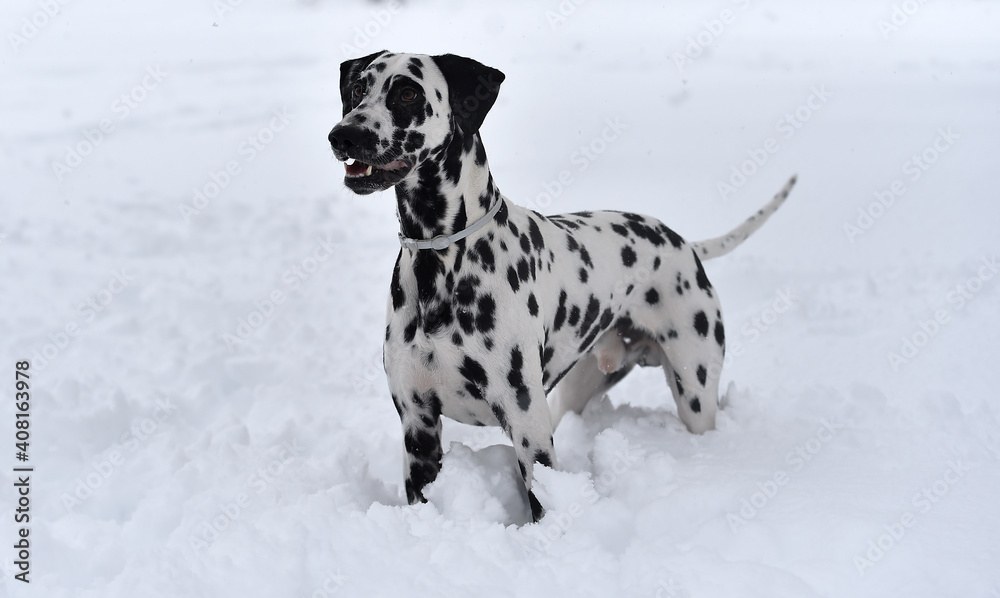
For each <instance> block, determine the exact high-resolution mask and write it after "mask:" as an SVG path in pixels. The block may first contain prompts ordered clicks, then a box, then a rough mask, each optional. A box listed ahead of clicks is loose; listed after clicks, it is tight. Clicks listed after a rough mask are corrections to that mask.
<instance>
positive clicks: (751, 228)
mask: <svg viewBox="0 0 1000 598" xmlns="http://www.w3.org/2000/svg"><path fill="white" fill-rule="evenodd" d="M797 177H798V175H795V176H793V177H792V178H790V179H788V182H787V183H785V186H784V187H783V188H782V189H781V191H779V192H778V194H777V195H775V196H774V199H772V200H771V201H770V202H768V204H767V205H766V206H764V207H763V208H761V209H760V210H758V211H757V213H756V214H754V215H753V216H751V217H749V218H747V219H746V221H745V222H744V223H743V224H741V225H739V226H737V227H736V228H734V229H733V230H731V231H729V232H728V233H726V234H724V235H722V236H721V237H715V238H714V239H705V240H704V241H697V242H695V243H692V244H691V245H692V246H693V247H694V250H695V252H696V253H697V255H698V257H699V258H701V259H702V260H710V259H712V258H714V257H719V256H723V255H726V254H727V253H729V252H730V251H732V250H734V249H736V248H737V247H739V246H740V244H741V243H743V241H746V240H747V238H749V237H750V235H752V234H754V233H755V232H757V229H758V228H760V227H762V226H764V223H765V222H767V219H768V218H770V217H771V214H774V213H775V212H777V211H778V208H780V207H781V204H783V203H785V199H786V198H787V197H788V194H789V193H790V192H791V190H792V187H794V186H795V180H796V178H797Z"/></svg>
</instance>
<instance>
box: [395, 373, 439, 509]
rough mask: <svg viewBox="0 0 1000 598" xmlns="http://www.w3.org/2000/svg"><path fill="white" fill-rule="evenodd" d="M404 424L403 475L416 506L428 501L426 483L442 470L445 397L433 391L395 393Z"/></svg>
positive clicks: (407, 493)
mask: <svg viewBox="0 0 1000 598" xmlns="http://www.w3.org/2000/svg"><path fill="white" fill-rule="evenodd" d="M392 402H393V404H395V405H396V411H397V412H398V413H399V419H400V422H401V423H402V424H403V449H404V450H403V476H404V477H405V479H406V500H407V501H409V503H410V504H411V505H412V504H414V503H416V502H426V501H427V499H426V498H424V493H423V491H424V486H426V485H427V484H429V483H431V482H433V481H434V479H435V478H436V477H437V474H438V472H439V471H441V454H442V451H441V400H440V399H439V398H438V395H437V393H436V392H434V391H433V390H430V391H427V392H425V393H423V394H419V393H417V392H414V391H410V392H409V394H407V393H406V392H405V391H401V392H400V393H399V394H396V393H393V395H392Z"/></svg>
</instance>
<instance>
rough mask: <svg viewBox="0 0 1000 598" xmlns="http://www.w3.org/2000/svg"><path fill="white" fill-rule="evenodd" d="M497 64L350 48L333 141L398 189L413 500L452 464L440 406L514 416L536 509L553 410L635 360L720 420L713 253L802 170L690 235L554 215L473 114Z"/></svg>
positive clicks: (398, 353)
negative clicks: (494, 163) (490, 156)
mask: <svg viewBox="0 0 1000 598" xmlns="http://www.w3.org/2000/svg"><path fill="white" fill-rule="evenodd" d="M503 80H504V74H503V73H501V72H500V71H498V70H496V69H493V68H490V67H487V66H485V65H483V64H480V63H479V62H476V61H475V60H472V59H469V58H463V57H460V56H455V55H451V54H445V55H440V56H428V55H417V54H396V53H390V52H387V51H381V52H376V53H374V54H370V55H368V56H364V57H362V58H357V59H354V60H348V61H346V62H344V63H343V64H342V65H341V71H340V92H341V98H342V100H343V119H342V120H341V121H340V123H338V124H337V125H336V126H335V127H334V128H333V130H332V131H331V132H330V134H329V141H330V145H331V146H332V148H333V153H334V156H335V157H336V158H337V159H338V160H340V161H343V162H344V164H345V170H346V172H345V176H344V184H345V186H346V187H347V188H348V189H350V190H351V191H353V192H355V193H357V194H361V195H365V194H369V193H373V192H375V191H383V190H386V189H389V188H390V187H392V188H394V189H395V194H396V209H397V215H398V218H399V239H400V244H401V249H400V251H399V255H398V256H397V258H396V263H395V266H394V267H393V271H392V279H391V282H390V288H389V300H388V307H387V310H386V311H387V324H386V327H385V346H384V351H383V361H384V365H385V371H386V374H387V377H388V382H389V390H390V393H391V395H392V401H393V403H394V404H395V407H396V411H397V412H398V414H399V418H400V420H401V423H402V427H403V447H404V449H405V450H404V473H405V477H406V484H405V487H406V496H407V499H408V501H409V502H410V503H411V504H413V503H416V502H418V501H423V500H425V499H424V496H423V489H424V487H425V486H426V485H427V484H428V483H430V482H432V481H433V480H434V479H435V477H436V476H437V474H438V472H439V470H440V469H441V457H442V448H441V416H442V415H444V416H447V417H450V418H452V419H454V420H457V421H459V422H464V423H467V424H472V425H476V426H487V425H488V426H500V427H501V428H502V429H503V431H504V432H505V433H506V434H507V436H509V437H510V439H511V441H512V443H513V446H514V452H515V454H516V456H517V465H518V468H519V470H520V474H521V478H522V480H523V481H524V488H525V490H526V491H527V501H528V504H529V505H530V509H531V515H532V518H533V520H535V521H538V520H539V519H540V518H541V517H542V515H543V513H544V510H543V507H542V505H541V504H540V503H539V501H538V500H537V498H536V497H535V494H534V493H533V492H532V491H531V484H532V470H533V468H534V465H535V464H536V463H539V464H541V465H545V466H549V467H556V466H557V463H556V455H555V451H554V450H553V444H552V431H553V429H554V427H555V425H556V424H557V423H558V422H559V420H560V418H561V417H562V416H563V414H564V413H566V412H567V411H574V412H580V411H581V410H582V409H583V407H584V406H585V404H586V403H587V401H588V400H590V399H591V398H593V397H599V396H602V395H603V394H604V393H605V392H606V391H607V390H608V389H610V388H611V387H612V386H613V385H614V384H615V383H616V382H618V381H619V380H621V379H622V378H623V377H624V376H625V375H626V374H627V373H628V372H629V371H630V370H631V369H632V368H633V367H635V366H636V365H638V366H658V367H661V368H663V371H664V373H665V374H666V380H667V383H668V385H669V387H670V390H671V392H672V393H673V397H674V400H675V402H676V404H677V411H678V414H679V417H680V420H681V421H682V422H683V423H684V425H685V426H686V427H687V429H688V430H689V431H690V432H692V433H702V432H705V431H707V430H712V429H713V428H714V427H715V416H716V412H717V410H718V383H719V375H720V373H721V364H722V358H723V355H724V351H725V340H726V335H725V328H724V326H723V320H722V313H721V311H720V309H719V297H718V293H717V291H716V289H715V288H714V287H713V286H712V284H711V283H710V282H709V280H708V276H706V274H705V269H704V268H703V267H702V261H703V260H706V259H710V258H713V257H718V256H720V255H723V254H725V253H728V252H729V251H731V250H732V249H733V248H734V247H736V246H737V245H739V244H740V243H742V242H743V241H744V240H745V239H746V238H747V237H748V236H749V235H750V234H751V233H753V232H754V231H756V230H757V229H758V228H759V227H760V226H761V225H762V224H763V223H764V221H765V220H767V219H768V217H770V216H771V214H773V213H774V211H775V210H777V209H778V207H779V206H780V205H781V204H782V202H783V201H784V200H785V198H786V196H787V195H788V193H789V191H790V190H791V188H792V185H793V184H794V182H795V179H794V177H793V178H792V179H791V180H790V181H789V182H788V183H787V184H786V185H785V187H784V188H783V189H782V190H781V191H780V193H778V195H777V196H775V198H774V199H773V200H772V201H771V202H770V203H768V204H767V205H766V206H765V207H764V208H763V209H761V210H760V211H759V212H757V213H756V214H755V215H754V216H753V217H751V218H750V219H749V220H747V221H746V222H744V223H743V224H742V225H740V226H739V227H737V228H736V229H735V230H733V231H732V232H730V233H729V234H727V235H725V236H722V237H718V238H715V239H710V240H707V241H701V242H697V243H689V242H686V241H685V240H684V239H683V238H682V237H681V236H680V235H678V234H677V233H675V232H674V231H673V230H671V229H670V228H668V227H667V226H666V225H664V224H663V223H662V222H659V221H658V220H656V219H654V218H651V217H648V216H642V215H638V214H632V213H627V212H615V211H600V212H578V213H574V214H563V215H558V216H543V215H542V214H539V213H537V212H534V211H531V210H528V209H525V208H522V207H520V206H518V205H516V204H514V203H513V202H511V201H510V200H509V199H507V198H506V197H505V196H504V195H503V194H501V193H500V190H499V188H498V187H497V185H496V183H495V182H494V180H493V175H492V174H491V173H490V168H489V165H488V163H487V160H486V150H485V149H484V148H483V142H482V139H481V138H480V135H479V128H480V125H481V124H482V122H483V119H484V118H485V117H486V113H487V112H488V111H489V110H490V108H491V107H492V106H493V103H494V102H495V100H496V98H497V94H498V92H499V89H500V84H501V83H502V82H503ZM547 397H548V399H547ZM549 401H551V407H550V405H549Z"/></svg>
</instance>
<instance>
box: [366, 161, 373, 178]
mask: <svg viewBox="0 0 1000 598" xmlns="http://www.w3.org/2000/svg"><path fill="white" fill-rule="evenodd" d="M371 173H372V165H371V164H369V165H368V170H366V171H365V176H368V175H370V174H371Z"/></svg>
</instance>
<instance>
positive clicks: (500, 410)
mask: <svg viewBox="0 0 1000 598" xmlns="http://www.w3.org/2000/svg"><path fill="white" fill-rule="evenodd" d="M500 373H501V375H500V376H498V378H500V380H502V381H503V382H501V383H500V387H501V388H502V390H499V389H497V388H495V387H494V388H492V389H491V391H492V392H491V393H490V395H489V397H488V398H489V400H490V407H491V408H492V410H493V414H494V415H495V416H496V418H497V420H498V421H499V422H500V426H501V427H502V428H503V430H504V432H506V433H507V435H508V436H509V437H510V440H511V442H512V443H513V445H514V454H515V455H516V456H517V465H518V469H519V470H520V473H521V479H522V480H523V481H524V488H525V490H526V491H527V494H528V503H529V505H530V506H531V518H532V520H533V521H535V522H537V521H538V520H540V519H541V518H542V516H543V515H544V514H545V510H544V509H543V508H542V505H541V503H539V502H538V499H537V498H535V494H534V492H532V490H531V485H532V473H533V471H534V466H535V463H540V464H542V465H546V466H548V467H556V453H555V449H554V447H553V446H552V420H551V418H550V416H549V407H548V403H547V402H546V401H545V390H544V387H543V386H542V365H541V358H540V353H539V351H537V350H522V349H521V347H515V348H514V349H512V350H511V354H510V366H509V369H508V370H507V371H505V372H500ZM504 386H506V387H507V388H503V387H504Z"/></svg>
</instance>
